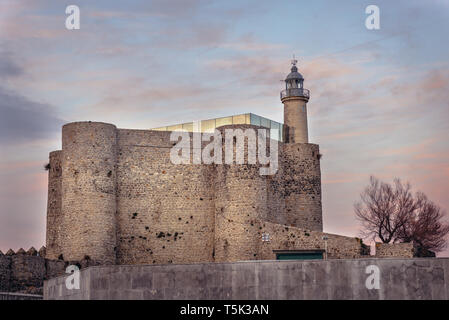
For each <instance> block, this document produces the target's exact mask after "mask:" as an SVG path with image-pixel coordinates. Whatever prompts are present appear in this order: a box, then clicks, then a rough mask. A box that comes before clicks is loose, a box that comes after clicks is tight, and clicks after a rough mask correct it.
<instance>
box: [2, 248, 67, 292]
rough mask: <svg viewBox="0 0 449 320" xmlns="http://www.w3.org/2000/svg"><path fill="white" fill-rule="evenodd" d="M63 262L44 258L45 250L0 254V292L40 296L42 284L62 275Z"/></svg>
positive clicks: (21, 250) (10, 251)
mask: <svg viewBox="0 0 449 320" xmlns="http://www.w3.org/2000/svg"><path fill="white" fill-rule="evenodd" d="M64 271H65V262H64V261H60V260H50V259H46V258H45V248H41V250H39V252H37V251H36V250H35V249H34V248H31V249H30V250H28V251H27V252H25V251H24V250H23V249H20V250H18V251H17V253H16V252H14V251H12V250H9V251H8V252H7V253H6V254H3V253H1V252H0V292H22V293H28V294H42V287H43V282H44V280H46V279H50V278H54V277H57V276H60V275H62V274H64Z"/></svg>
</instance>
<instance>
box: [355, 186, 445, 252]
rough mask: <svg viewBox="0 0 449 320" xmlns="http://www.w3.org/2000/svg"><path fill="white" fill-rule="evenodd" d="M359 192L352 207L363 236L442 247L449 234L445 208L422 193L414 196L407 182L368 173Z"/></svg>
mask: <svg viewBox="0 0 449 320" xmlns="http://www.w3.org/2000/svg"><path fill="white" fill-rule="evenodd" d="M360 196H361V201H359V202H356V203H355V205H354V209H355V214H356V217H357V219H358V220H359V221H360V222H361V224H362V227H363V230H362V231H361V234H362V236H363V237H364V238H371V239H373V240H375V239H380V241H382V242H383V243H392V242H393V243H394V242H411V241H414V242H416V243H417V244H418V245H419V246H420V247H421V248H423V249H426V250H433V251H441V250H442V249H444V247H445V245H446V239H445V237H446V236H447V235H448V234H449V224H447V223H443V222H442V220H443V218H444V216H445V213H444V211H442V210H441V209H440V208H439V207H438V206H437V205H436V204H434V203H433V202H431V201H430V200H429V199H427V197H426V196H425V195H424V194H423V193H421V192H418V193H416V195H415V196H414V195H413V194H412V192H411V186H410V184H409V183H406V184H402V183H401V180H399V179H398V178H396V179H394V183H393V185H390V184H388V183H384V182H381V181H379V180H378V179H376V178H375V177H371V178H370V184H369V186H368V187H366V188H365V190H364V191H363V192H362V194H361V195H360Z"/></svg>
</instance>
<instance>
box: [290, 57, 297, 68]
mask: <svg viewBox="0 0 449 320" xmlns="http://www.w3.org/2000/svg"><path fill="white" fill-rule="evenodd" d="M291 62H292V65H293V66H296V64H297V63H298V60H296V58H295V54H293V59H292V61H291Z"/></svg>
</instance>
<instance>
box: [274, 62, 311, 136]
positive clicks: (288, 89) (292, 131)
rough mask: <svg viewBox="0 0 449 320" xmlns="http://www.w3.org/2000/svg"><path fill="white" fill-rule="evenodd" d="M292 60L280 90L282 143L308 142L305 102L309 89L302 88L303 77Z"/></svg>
mask: <svg viewBox="0 0 449 320" xmlns="http://www.w3.org/2000/svg"><path fill="white" fill-rule="evenodd" d="M297 63H298V60H295V59H293V60H292V68H291V72H290V73H289V74H288V76H287V78H285V80H284V81H285V90H282V91H281V101H282V103H283V104H284V136H283V140H284V143H309V134H308V128H307V102H308V101H309V98H310V91H309V90H307V89H304V77H303V76H302V75H301V74H300V73H299V72H298V67H297V66H296V64H297Z"/></svg>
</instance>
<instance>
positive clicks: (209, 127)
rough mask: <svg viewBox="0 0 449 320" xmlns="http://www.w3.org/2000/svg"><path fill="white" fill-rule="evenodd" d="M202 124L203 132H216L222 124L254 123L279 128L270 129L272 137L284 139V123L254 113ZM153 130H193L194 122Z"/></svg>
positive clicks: (201, 122)
mask: <svg viewBox="0 0 449 320" xmlns="http://www.w3.org/2000/svg"><path fill="white" fill-rule="evenodd" d="M200 124H201V132H214V130H215V128H218V127H221V126H226V125H231V124H252V125H255V126H261V127H265V128H267V129H277V131H276V130H270V132H271V139H276V140H279V141H282V131H283V124H282V123H280V122H276V121H273V120H270V119H267V118H264V117H261V116H258V115H256V114H254V113H245V114H239V115H235V116H230V117H223V118H215V119H209V120H201V121H200ZM151 130H158V131H176V130H186V131H188V132H192V131H193V122H187V123H181V124H175V125H172V126H166V127H159V128H154V129H151Z"/></svg>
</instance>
